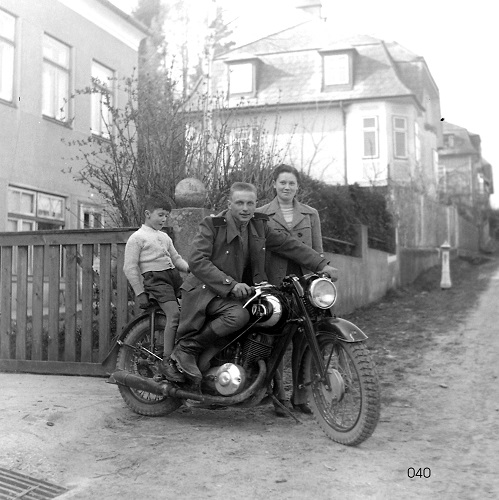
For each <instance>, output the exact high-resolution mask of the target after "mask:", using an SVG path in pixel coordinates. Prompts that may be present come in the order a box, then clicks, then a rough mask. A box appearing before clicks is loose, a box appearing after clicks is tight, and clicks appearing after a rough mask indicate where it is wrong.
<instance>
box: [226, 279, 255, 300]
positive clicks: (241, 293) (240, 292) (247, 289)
mask: <svg viewBox="0 0 499 500" xmlns="http://www.w3.org/2000/svg"><path fill="white" fill-rule="evenodd" d="M253 291H254V290H253V287H251V286H249V285H247V284H246V283H236V284H235V285H234V288H233V289H232V290H231V291H230V295H232V296H233V297H235V298H236V299H245V298H246V297H248V296H249V295H251V294H252V293H253Z"/></svg>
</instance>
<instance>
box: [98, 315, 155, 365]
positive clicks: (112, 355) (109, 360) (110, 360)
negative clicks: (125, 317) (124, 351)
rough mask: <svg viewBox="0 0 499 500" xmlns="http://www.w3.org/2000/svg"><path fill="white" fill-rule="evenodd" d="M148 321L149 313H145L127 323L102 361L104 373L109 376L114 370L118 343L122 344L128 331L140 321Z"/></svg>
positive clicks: (118, 347) (118, 348)
mask: <svg viewBox="0 0 499 500" xmlns="http://www.w3.org/2000/svg"><path fill="white" fill-rule="evenodd" d="M144 320H146V321H149V313H148V312H145V313H143V314H141V315H140V316H137V317H136V318H135V319H134V320H133V321H131V322H130V323H128V324H127V325H126V326H125V328H123V331H122V332H121V333H120V335H119V336H118V337H116V339H115V340H114V342H113V345H112V346H111V349H110V350H109V352H108V354H107V356H106V358H105V359H104V361H103V362H102V363H101V365H102V366H103V367H104V368H105V370H106V372H107V373H108V374H111V373H112V372H114V370H115V368H116V360H117V359H118V352H119V350H120V344H119V342H122V341H123V340H125V337H126V336H127V335H128V333H129V332H130V330H131V329H132V328H133V327H134V326H135V325H136V324H137V323H140V322H141V321H144Z"/></svg>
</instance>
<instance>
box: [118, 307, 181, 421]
mask: <svg viewBox="0 0 499 500" xmlns="http://www.w3.org/2000/svg"><path fill="white" fill-rule="evenodd" d="M165 323H166V318H165V317H164V316H163V315H160V314H157V315H156V324H155V331H154V338H151V332H150V325H149V318H144V320H143V321H141V322H139V323H137V324H136V325H134V326H133V327H132V328H131V330H130V332H129V333H128V335H127V336H126V337H125V340H124V344H127V345H123V346H121V349H120V351H119V353H118V359H117V362H116V368H117V369H118V370H126V371H128V372H130V373H133V374H135V375H139V376H141V377H146V378H152V377H153V375H154V373H153V372H152V370H151V368H150V361H153V360H152V359H151V356H150V355H148V354H147V351H152V352H154V353H155V354H156V355H158V356H162V354H163V331H164V329H165ZM131 346H133V347H131ZM141 347H144V348H145V349H147V351H146V350H141ZM118 388H119V391H120V393H121V397H122V398H123V399H124V400H125V403H126V404H127V405H128V406H129V407H130V408H131V409H132V410H133V411H134V412H135V413H138V414H139V415H145V416H148V417H159V416H162V415H168V414H169V413H172V412H174V411H175V410H176V409H177V408H179V407H180V406H181V405H182V401H181V400H180V399H176V398H170V397H165V396H159V395H157V394H152V393H150V392H147V391H143V390H138V389H132V388H131V387H126V386H124V385H118Z"/></svg>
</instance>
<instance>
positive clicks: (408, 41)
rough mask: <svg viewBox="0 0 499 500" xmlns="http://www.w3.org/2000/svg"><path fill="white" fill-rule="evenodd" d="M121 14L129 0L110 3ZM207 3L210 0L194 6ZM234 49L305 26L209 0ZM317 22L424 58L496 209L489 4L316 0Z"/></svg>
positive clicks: (271, 10)
mask: <svg viewBox="0 0 499 500" xmlns="http://www.w3.org/2000/svg"><path fill="white" fill-rule="evenodd" d="M115 1H116V3H117V4H118V5H119V6H120V7H122V8H123V9H124V10H129V9H130V8H131V6H133V5H134V4H135V3H136V0H115ZM196 1H197V2H200V3H203V5H205V4H209V3H211V2H212V0H196ZM217 3H218V4H219V5H220V6H222V8H223V9H224V19H225V21H226V22H229V23H230V24H229V26H230V28H231V29H232V30H233V39H234V40H235V41H236V42H237V44H238V45H240V44H244V43H249V42H251V41H254V40H257V39H259V38H262V37H264V36H266V35H268V34H270V33H274V32H277V31H280V30H282V29H285V28H286V27H289V26H293V25H296V24H298V23H300V22H303V21H305V20H306V19H307V17H306V15H305V14H302V13H300V11H299V10H298V9H296V8H294V7H293V5H296V4H297V3H299V1H298V0H251V1H248V0H217ZM322 5H323V15H324V16H325V17H327V19H328V22H329V23H332V25H333V29H334V30H335V31H336V32H337V34H338V38H342V37H347V36H351V35H359V34H361V35H372V36H374V37H376V38H380V39H382V40H385V41H392V40H393V41H396V42H398V43H399V44H401V45H403V46H404V47H405V48H407V49H408V50H410V51H411V52H413V53H415V54H417V55H419V56H422V57H424V59H425V61H426V63H427V65H428V68H429V70H430V73H431V74H432V76H433V79H434V80H435V82H436V84H437V86H438V88H439V90H440V107H441V113H442V118H444V119H445V120H446V121H448V122H450V123H453V124H455V125H458V126H460V127H464V128H466V129H468V130H469V131H470V132H473V133H475V134H479V135H480V137H481V140H482V156H483V158H484V159H486V160H487V161H488V162H489V163H490V164H491V165H492V168H493V174H494V179H495V186H494V187H495V191H496V193H495V194H494V195H493V196H492V197H491V202H492V205H493V206H494V207H495V208H499V148H498V147H496V146H497V143H496V141H498V143H499V140H498V139H499V138H498V137H497V135H498V131H499V130H498V128H499V127H498V125H497V123H498V119H497V118H496V116H495V113H498V112H499V88H498V85H497V83H498V81H499V78H498V77H499V64H498V62H497V56H496V54H495V53H494V52H493V51H494V49H496V50H497V49H498V48H499V28H498V26H497V14H496V10H497V9H496V3H495V2H493V1H491V0H474V1H473V2H464V1H463V0H461V1H456V0H453V1H450V0H418V1H415V2H407V1H404V0H376V1H373V0H323V1H322Z"/></svg>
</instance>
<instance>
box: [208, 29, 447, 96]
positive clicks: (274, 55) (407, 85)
mask: <svg viewBox="0 0 499 500" xmlns="http://www.w3.org/2000/svg"><path fill="white" fill-rule="evenodd" d="M336 50H338V51H340V50H341V51H345V50H349V51H352V52H353V56H354V75H353V85H352V87H351V88H337V89H334V90H329V89H328V90H325V91H323V90H322V56H321V53H322V52H324V51H326V52H327V51H336ZM249 54H252V55H253V56H254V57H257V58H258V60H259V61H260V65H259V67H258V77H257V78H258V83H257V95H256V96H255V98H250V99H248V103H249V104H258V105H263V104H277V103H279V104H281V105H285V104H299V103H309V102H332V101H340V100H341V101H344V100H353V99H355V100H356V99H383V98H387V97H396V96H415V98H416V99H418V100H419V102H420V103H421V102H422V96H423V91H422V89H423V87H424V85H425V84H426V83H427V82H428V78H427V77H426V80H425V77H424V75H423V73H424V70H426V71H427V68H426V65H425V63H424V59H423V58H421V57H420V56H417V55H415V54H413V53H412V52H410V51H409V50H407V49H405V48H404V47H402V46H400V45H399V44H397V43H395V42H390V43H385V42H384V41H383V40H379V39H377V38H373V37H371V36H365V35H359V36H355V37H351V38H347V39H343V40H336V39H335V37H334V32H333V31H332V30H331V28H330V27H329V26H328V25H327V23H325V22H324V21H322V20H313V21H308V22H306V23H303V24H299V25H297V26H294V27H292V28H289V29H286V30H284V31H281V32H279V33H275V34H273V35H270V36H268V37H265V38H263V39H261V40H257V41H255V42H253V43H250V44H247V45H244V46H242V47H239V48H236V49H233V50H231V51H229V52H227V53H225V54H223V55H221V56H220V57H218V58H217V59H216V61H215V64H214V65H213V75H212V76H213V83H214V87H213V88H214V89H216V90H218V91H219V92H226V91H227V67H226V66H227V64H225V63H226V62H228V61H231V60H237V59H238V58H241V59H242V58H244V59H245V58H247V57H248V55H249ZM428 75H429V72H428ZM429 78H430V80H431V75H430V76H429ZM431 82H433V80H431ZM435 92H436V93H437V94H438V89H436V86H435Z"/></svg>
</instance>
